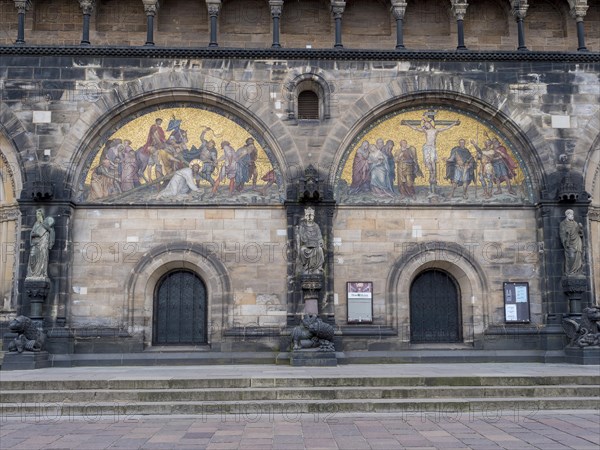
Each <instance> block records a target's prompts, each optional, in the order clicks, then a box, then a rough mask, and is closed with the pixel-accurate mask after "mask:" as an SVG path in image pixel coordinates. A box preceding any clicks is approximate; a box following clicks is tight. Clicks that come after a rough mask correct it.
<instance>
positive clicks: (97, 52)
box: [0, 45, 600, 63]
mask: <svg viewBox="0 0 600 450" xmlns="http://www.w3.org/2000/svg"><path fill="white" fill-rule="evenodd" d="M0 55H2V56H11V55H13V56H89V57H113V58H198V59H265V58H266V59H277V60H284V59H291V60H298V59H316V60H338V61H343V60H350V61H408V60H431V61H453V62H454V61H461V62H469V61H473V62H481V61H498V62H501V61H519V62H521V61H528V62H529V61H542V62H562V63H564V62H573V63H598V62H600V53H593V52H536V51H530V52H519V51H473V50H472V51H468V52H459V51H456V52H455V51H447V50H426V51H420V50H406V51H402V52H398V51H396V50H375V49H372V50H368V49H360V50H358V49H357V50H353V49H304V48H263V49H246V48H208V47H188V48H181V47H101V46H98V47H97V46H93V45H92V46H86V47H80V46H68V47H65V46H37V45H36V46H29V45H18V46H17V45H14V46H13V45H7V46H0Z"/></svg>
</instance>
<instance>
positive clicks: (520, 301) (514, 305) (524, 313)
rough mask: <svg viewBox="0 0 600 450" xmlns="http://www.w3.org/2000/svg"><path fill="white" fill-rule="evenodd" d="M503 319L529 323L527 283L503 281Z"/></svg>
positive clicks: (510, 321) (511, 321) (509, 321)
mask: <svg viewBox="0 0 600 450" xmlns="http://www.w3.org/2000/svg"><path fill="white" fill-rule="evenodd" d="M504 321H505V322H506V323H529V283H527V282H510V283H509V282H505V283H504Z"/></svg>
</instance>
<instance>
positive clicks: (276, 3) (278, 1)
mask: <svg viewBox="0 0 600 450" xmlns="http://www.w3.org/2000/svg"><path fill="white" fill-rule="evenodd" d="M269 6H270V7H271V16H272V17H279V16H281V11H282V10H283V0H269Z"/></svg>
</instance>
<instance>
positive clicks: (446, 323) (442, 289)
mask: <svg viewBox="0 0 600 450" xmlns="http://www.w3.org/2000/svg"><path fill="white" fill-rule="evenodd" d="M459 299H460V292H459V288H458V283H457V282H456V280H455V279H454V277H452V275H450V274H449V273H448V272H445V271H443V270H439V269H428V270H425V271H423V272H421V273H420V274H419V275H417V277H416V278H415V280H414V281H413V283H412V285H411V287H410V340H411V342H413V343H444V342H459V341H461V339H462V333H461V329H462V326H461V310H460V309H461V308H460V301H459Z"/></svg>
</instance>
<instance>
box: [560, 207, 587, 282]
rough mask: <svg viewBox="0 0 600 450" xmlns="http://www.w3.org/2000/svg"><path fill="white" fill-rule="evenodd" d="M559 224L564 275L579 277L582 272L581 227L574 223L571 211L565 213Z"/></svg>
mask: <svg viewBox="0 0 600 450" xmlns="http://www.w3.org/2000/svg"><path fill="white" fill-rule="evenodd" d="M565 216H566V218H565V220H563V221H562V222H561V223H560V241H561V242H562V245H563V247H564V249H565V265H564V274H565V275H581V273H582V271H583V257H582V255H583V226H582V225H581V224H580V223H577V222H575V219H574V213H573V210H572V209H567V210H566V211H565Z"/></svg>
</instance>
